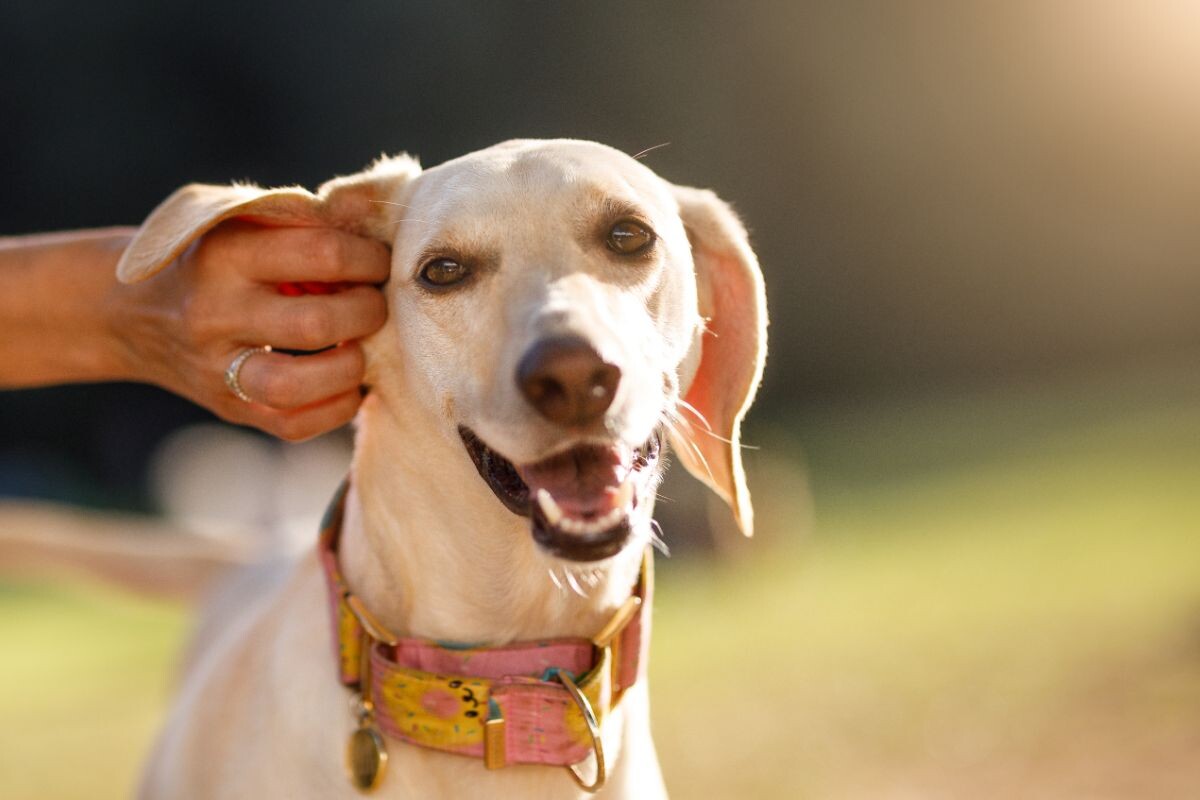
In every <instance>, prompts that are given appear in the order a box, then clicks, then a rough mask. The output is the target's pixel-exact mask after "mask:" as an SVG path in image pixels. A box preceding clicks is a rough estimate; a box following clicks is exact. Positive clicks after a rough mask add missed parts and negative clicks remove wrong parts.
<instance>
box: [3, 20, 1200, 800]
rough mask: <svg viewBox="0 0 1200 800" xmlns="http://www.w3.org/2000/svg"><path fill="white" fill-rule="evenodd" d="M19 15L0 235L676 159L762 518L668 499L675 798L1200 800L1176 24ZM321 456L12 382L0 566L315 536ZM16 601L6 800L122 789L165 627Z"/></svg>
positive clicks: (1190, 128) (181, 411) (159, 618)
mask: <svg viewBox="0 0 1200 800" xmlns="http://www.w3.org/2000/svg"><path fill="white" fill-rule="evenodd" d="M4 18H5V22H4V25H3V26H0V52H3V53H4V55H3V57H0V132H2V135H0V164H3V170H4V173H3V174H4V178H5V188H6V190H5V191H4V192H0V233H4V234H8V233H22V232H30V231H37V230H54V229H66V228H75V227H83V226H96V225H109V224H118V223H120V224H129V223H136V222H137V221H139V220H140V219H141V218H142V217H144V216H145V214H146V213H147V212H148V211H149V209H150V208H152V207H153V206H154V205H155V204H156V203H157V202H158V201H159V200H160V199H161V198H162V197H164V196H165V195H166V194H168V193H169V192H170V191H171V190H172V189H173V188H175V187H176V186H178V185H179V184H182V183H185V182H188V181H193V180H207V181H228V180H232V179H251V180H256V181H258V182H261V183H264V184H283V183H302V184H306V185H309V186H313V185H316V184H317V183H320V182H321V181H323V180H324V179H326V178H328V177H330V176H331V175H333V174H337V173H347V172H352V171H355V170H357V169H359V168H360V167H362V166H363V165H365V164H366V163H367V162H369V161H370V160H371V159H373V158H374V157H375V156H377V155H378V154H379V153H380V152H383V151H389V152H393V151H397V150H402V149H403V150H408V151H410V152H413V153H417V154H419V155H420V156H421V157H422V159H423V161H424V162H425V163H426V164H436V163H438V162H440V161H442V160H444V159H446V158H449V157H453V156H456V155H460V154H462V153H464V152H467V151H470V150H473V149H476V148H479V147H482V146H486V145H488V144H492V143H494V142H496V141H500V140H503V139H506V138H510V137H515V136H575V137H580V138H588V139H596V140H599V141H603V142H606V143H609V144H612V145H614V146H616V147H618V148H621V149H623V150H625V151H627V152H631V153H634V152H638V151H640V150H643V149H645V148H647V147H650V146H653V145H658V144H661V143H664V142H669V143H670V144H669V145H668V146H666V147H663V148H660V149H657V150H655V151H654V152H653V153H652V154H651V155H650V156H649V157H648V158H647V160H646V163H647V164H648V165H649V166H650V167H651V168H653V169H655V170H657V171H658V172H659V173H660V174H662V175H663V176H665V177H667V178H668V179H670V180H673V181H676V182H679V183H688V184H695V185H704V186H709V187H712V188H714V189H716V190H717V191H718V193H720V194H721V195H722V196H723V197H724V198H726V199H727V200H729V201H730V202H732V203H733V204H734V205H735V206H736V207H737V208H738V209H739V211H740V212H741V213H742V214H743V216H744V217H745V219H746V221H747V223H748V225H749V226H750V228H751V230H752V234H753V239H754V244H755V247H756V250H757V252H758V254H759V256H760V259H761V261H762V264H763V269H764V272H765V273H766V279H767V284H768V288H769V300H770V307H771V315H772V328H771V357H770V361H769V365H768V370H767V377H766V382H765V384H764V387H763V391H762V393H761V395H760V402H759V404H758V406H757V407H756V410H755V412H754V413H753V415H752V417H751V419H750V421H749V424H748V429H747V431H746V438H747V440H748V442H749V443H750V444H751V445H754V446H756V447H757V448H758V449H755V450H752V451H750V452H748V460H749V462H750V463H749V467H750V470H751V488H752V490H753V492H754V494H755V500H756V505H757V506H758V508H759V514H760V533H759V536H758V537H756V539H755V540H753V541H752V542H748V543H747V542H743V541H740V540H739V539H738V538H737V537H736V536H735V535H733V534H732V531H731V529H730V523H729V520H728V519H727V518H726V516H725V514H724V512H723V511H722V510H721V509H720V508H719V507H718V506H716V505H715V504H713V503H712V502H710V501H709V500H708V498H707V497H706V496H705V494H704V493H703V492H702V491H701V489H700V488H699V487H698V486H697V485H695V484H693V483H692V482H690V481H689V480H688V479H687V478H686V477H685V476H683V475H682V474H679V475H674V476H673V477H672V479H671V481H670V482H669V483H668V485H667V487H666V488H665V490H664V492H663V494H664V495H665V497H666V500H665V501H664V502H663V503H662V504H661V506H660V511H661V513H660V517H661V519H662V523H663V525H664V528H665V530H666V539H667V542H668V543H669V544H670V545H671V547H672V551H673V555H672V557H671V558H670V559H669V560H666V561H665V562H664V561H663V560H662V559H660V564H661V565H662V566H661V567H660V575H661V580H660V584H661V586H660V591H659V593H658V597H657V600H656V608H655V614H656V618H655V641H654V653H653V658H652V663H651V673H652V682H653V691H652V696H653V712H654V726H655V734H656V739H657V742H658V746H659V751H660V755H661V757H662V761H663V767H664V770H665V773H666V777H667V781H668V784H669V786H670V788H671V789H672V790H673V793H674V795H675V796H677V797H682V798H796V797H808V798H864V799H866V798H905V799H908V798H914V799H916V798H1012V797H1021V798H1047V799H1049V798H1089V799H1091V798H1114V799H1115V798H1195V797H1200V3H1198V2H1194V1H1193V0H1146V2H1120V1H1118V0H1113V1H1112V2H1102V1H1101V0H1097V1H1095V2H1084V0H1076V1H1075V2H1068V1H1066V0H1064V1H1063V2H1050V1H1049V0H1047V1H1042V0H1010V1H1009V2H1004V3H962V2H951V1H950V0H944V1H942V2H894V3H886V2H873V3H872V2H861V1H855V0H822V1H821V2H765V1H764V0H749V1H748V2H743V3H736V4H735V3H715V2H682V0H674V1H673V2H664V3H645V4H639V3H629V2H608V3H572V2H562V3H546V4H536V3H499V2H465V1H464V2H433V0H420V1H419V2H400V0H350V1H349V2H341V3H303V2H300V3H297V2H288V3H284V2H259V3H234V2H229V0H219V1H218V2H209V3H205V4H202V6H197V5H196V4H183V3H160V4H145V3H135V2H133V0H110V2H105V3H88V4H83V3H67V2H62V0H42V2H39V3H24V4H17V5H15V6H14V7H13V8H9V9H6V11H5V14H4ZM347 448H348V437H347V436H346V435H345V434H344V433H342V434H334V435H331V436H329V437H327V438H325V439H322V440H318V441H316V442H311V443H308V444H305V445H302V446H286V445H282V444H278V443H274V442H271V441H269V440H267V439H265V438H262V437H260V436H256V435H253V434H250V433H247V432H245V431H241V430H237V429H233V428H229V427H226V426H221V425H218V424H216V423H215V422H214V421H213V420H212V419H211V418H210V417H208V416H207V415H206V414H205V413H203V412H201V411H199V410H197V409H194V408H191V407H189V406H188V405H187V404H186V403H184V402H183V401H180V400H178V399H175V398H171V397H168V396H166V395H164V394H162V393H160V392H158V391H156V390H152V389H149V388H146V387H134V386H94V387H73V388H67V389H54V390H40V391H26V392H9V393H4V394H0V495H3V496H7V497H8V498H10V499H9V500H8V501H6V502H3V503H0V542H4V541H6V540H8V541H12V540H18V539H22V537H24V541H28V540H29V537H31V536H32V537H37V536H40V535H42V534H43V532H48V533H47V535H51V534H54V533H59V532H63V533H64V535H66V534H69V535H71V536H76V537H78V536H83V537H86V536H87V535H88V531H89V530H92V529H93V528H97V529H98V527H99V526H103V525H111V524H117V525H130V526H136V527H137V528H138V529H139V530H140V529H142V528H145V529H146V530H147V533H146V536H147V537H166V536H169V535H170V534H169V533H168V532H167V531H168V530H169V529H175V528H178V527H186V528H188V529H191V530H194V531H200V532H203V533H204V534H205V535H206V536H209V537H210V538H212V539H213V540H214V541H224V540H228V539H231V538H232V539H234V540H236V539H237V538H238V537H239V536H241V535H244V534H245V532H246V531H250V537H251V540H252V541H255V542H260V543H262V546H263V547H264V548H270V547H274V546H277V545H278V544H279V543H287V542H304V541H305V537H306V536H307V535H308V534H307V533H306V532H307V531H309V530H311V529H312V528H313V526H314V523H313V515H315V514H316V513H317V512H318V511H319V507H320V506H321V504H322V503H323V499H324V496H325V495H326V494H327V493H328V492H329V491H331V490H332V488H333V486H334V484H335V483H336V482H337V480H338V477H339V475H340V473H341V471H342V470H343V469H344V465H345V460H346V458H347V453H348V449H347ZM64 508H74V509H79V508H83V509H90V511H88V513H87V514H86V515H84V516H82V517H79V516H75V515H71V516H63V515H62V512H61V510H62V509H64ZM101 511H103V513H104V514H105V515H106V516H104V517H103V518H96V517H94V516H92V515H93V514H96V513H100V512H101ZM114 514H116V515H120V516H116V517H113V516H110V515H114ZM151 514H153V515H155V516H150V517H149V518H148V517H147V515H151ZM125 515H134V516H129V517H127V516H125ZM160 529H161V530H160ZM3 552H6V551H5V549H4V546H3V545H0V553H3ZM12 563H15V562H11V563H10V564H9V566H11V565H12ZM2 566H4V565H0V567H2ZM0 572H4V573H5V574H4V576H3V577H2V578H0V796H2V797H4V798H83V797H87V798H95V797H115V796H122V795H124V794H128V792H129V791H130V787H131V786H132V785H133V782H134V781H135V779H136V774H137V770H138V764H139V761H140V759H141V758H142V756H143V754H144V753H145V751H146V749H147V747H148V745H149V742H150V740H151V737H152V736H153V733H154V731H155V729H156V726H157V725H158V724H159V721H160V720H161V716H162V713H163V710H164V708H165V706H166V703H167V702H168V700H169V697H170V693H171V685H172V674H173V668H174V663H175V659H176V657H177V653H178V652H179V651H180V649H181V647H182V645H183V643H184V641H185V638H186V635H187V630H188V620H189V615H188V611H187V608H186V605H184V604H170V603H166V604H164V603H159V602H150V601H147V600H145V599H143V598H139V597H137V596H135V595H131V594H129V593H123V592H121V591H119V590H115V589H112V588H109V587H105V586H100V585H97V584H96V583H92V582H81V581H79V580H78V579H72V578H69V577H62V576H33V575H28V574H23V573H21V572H20V570H16V569H9V570H3V569H0ZM14 573H17V574H14ZM564 780H565V779H564Z"/></svg>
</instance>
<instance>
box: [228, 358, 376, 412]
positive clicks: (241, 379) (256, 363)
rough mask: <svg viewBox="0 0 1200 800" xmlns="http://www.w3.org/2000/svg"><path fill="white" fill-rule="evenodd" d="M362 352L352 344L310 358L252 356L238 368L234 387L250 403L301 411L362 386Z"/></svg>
mask: <svg viewBox="0 0 1200 800" xmlns="http://www.w3.org/2000/svg"><path fill="white" fill-rule="evenodd" d="M363 366H364V361H363V352H362V348H361V347H360V346H359V345H358V344H356V343H353V342H351V343H348V344H344V345H342V346H341V347H334V348H332V349H329V350H324V351H322V352H320V353H313V354H311V355H303V356H290V355H287V354H286V353H255V354H254V355H252V356H250V357H249V358H248V359H246V361H245V362H244V363H243V364H242V368H241V370H240V372H239V374H238V383H239V384H240V385H241V387H242V391H243V392H245V393H246V395H247V396H248V397H250V398H251V399H252V400H253V401H254V402H256V403H261V404H263V405H267V406H271V407H272V408H281V409H288V408H301V407H303V406H308V405H312V404H314V403H319V402H321V401H323V400H327V399H329V398H330V397H334V396H337V395H341V394H344V393H346V392H349V391H352V390H356V389H357V388H358V387H359V386H361V385H362V378H363Z"/></svg>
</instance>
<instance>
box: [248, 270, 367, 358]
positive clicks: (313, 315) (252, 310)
mask: <svg viewBox="0 0 1200 800" xmlns="http://www.w3.org/2000/svg"><path fill="white" fill-rule="evenodd" d="M238 318H239V319H240V320H243V321H244V322H243V323H242V330H241V331H240V332H238V333H237V334H236V335H235V338H237V339H238V340H240V341H243V342H245V343H247V344H269V345H271V346H272V347H274V348H277V349H279V348H282V349H288V350H320V349H322V348H325V347H329V346H330V345H334V344H338V343H339V342H345V341H350V340H352V339H360V338H362V337H363V336H367V335H369V334H371V333H374V332H375V331H377V330H379V328H380V327H382V326H383V323H384V322H385V321H386V320H387V303H386V302H385V301H384V298H383V292H381V291H379V290H378V289H376V288H375V287H373V286H355V287H353V288H351V289H346V290H345V291H342V292H337V293H335V294H329V295H305V296H302V297H284V296H282V295H279V294H275V293H274V292H269V291H262V292H256V293H254V294H252V295H249V299H248V300H247V301H246V302H245V303H244V304H243V307H242V308H241V309H240V310H239V312H238Z"/></svg>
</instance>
